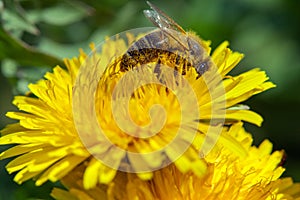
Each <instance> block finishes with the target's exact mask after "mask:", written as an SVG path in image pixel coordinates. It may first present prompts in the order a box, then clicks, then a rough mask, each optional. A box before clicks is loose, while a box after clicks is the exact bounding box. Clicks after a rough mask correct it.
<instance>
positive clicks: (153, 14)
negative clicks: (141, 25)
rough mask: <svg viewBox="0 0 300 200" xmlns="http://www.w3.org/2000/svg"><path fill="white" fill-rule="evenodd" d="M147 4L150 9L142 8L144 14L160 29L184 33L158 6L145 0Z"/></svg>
mask: <svg viewBox="0 0 300 200" xmlns="http://www.w3.org/2000/svg"><path fill="white" fill-rule="evenodd" d="M147 4H148V5H149V6H150V8H151V9H152V10H144V14H145V16H146V17H147V18H148V19H149V20H150V21H151V22H152V23H153V24H154V25H155V26H157V27H159V28H160V29H172V30H175V31H179V32H181V33H185V31H184V30H183V28H182V27H181V26H179V25H178V24H177V23H176V22H175V21H174V20H173V19H172V18H171V17H169V16H168V15H167V14H166V13H164V12H163V11H162V10H160V9H159V8H158V7H156V6H155V5H153V4H152V3H150V2H149V1H147Z"/></svg>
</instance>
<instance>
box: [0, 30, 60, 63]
mask: <svg viewBox="0 0 300 200" xmlns="http://www.w3.org/2000/svg"><path fill="white" fill-rule="evenodd" d="M5 58H10V59H12V60H15V61H16V62H18V63H19V64H20V65H24V66H50V67H54V66H55V65H60V66H64V64H63V62H62V61H61V60H59V59H58V58H56V57H54V56H51V55H47V54H44V53H42V52H39V51H37V50H36V49H34V48H32V47H30V46H28V45H26V44H25V43H23V42H21V41H18V40H16V39H15V38H13V37H12V36H10V35H9V34H8V33H7V32H6V31H5V30H4V29H3V27H1V26H0V60H3V59H5Z"/></svg>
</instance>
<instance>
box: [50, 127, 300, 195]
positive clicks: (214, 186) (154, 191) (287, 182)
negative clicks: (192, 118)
mask: <svg viewBox="0 0 300 200" xmlns="http://www.w3.org/2000/svg"><path fill="white" fill-rule="evenodd" d="M226 134H228V135H230V136H232V137H234V138H236V139H237V141H238V142H239V143H240V144H241V146H243V148H244V149H245V150H246V151H247V156H246V157H239V156H237V155H236V154H235V153H233V152H231V151H229V150H228V149H227V148H224V146H223V148H222V145H219V147H220V148H218V149H214V150H213V151H211V152H210V153H209V154H208V156H207V157H206V158H205V159H206V161H207V163H208V169H207V173H206V174H205V175H204V176H202V177H199V176H196V175H195V174H194V173H191V172H189V173H181V172H180V171H179V170H178V169H177V168H176V167H175V165H174V164H171V165H169V166H168V167H165V168H163V169H160V170H158V171H155V172H154V175H153V179H151V180H149V181H143V180H141V179H140V178H138V176H136V175H135V174H130V173H127V174H126V173H123V172H118V174H117V176H116V177H115V179H114V180H113V181H112V182H111V183H110V184H108V185H101V184H100V185H98V186H97V187H96V188H94V189H91V190H85V189H84V187H83V182H82V178H83V173H84V167H83V166H80V167H78V168H77V169H76V170H74V171H73V172H72V173H70V174H68V175H67V176H66V177H65V178H63V179H62V183H63V185H64V186H65V187H66V188H67V189H68V190H67V191H66V190H63V189H59V188H55V189H53V191H52V196H53V197H54V198H56V199H60V200H63V199H74V200H75V199H76V200H85V199H103V200H104V199H110V200H112V199H123V200H126V199H128V200H129V199H130V200H131V199H141V200H158V199H166V200H167V199H177V200H180V199H182V200H195V199H206V200H217V199H226V200H227V199H228V200H230V199H232V200H239V199H241V200H244V199H251V200H269V199H270V200H271V199H276V200H279V199H285V200H289V199H300V184H299V183H293V181H292V179H291V178H279V177H280V176H281V175H282V173H283V172H284V168H283V167H282V166H280V163H281V159H282V158H283V151H274V152H273V153H272V144H271V143H270V142H269V141H268V140H265V141H263V142H262V143H261V144H260V145H259V147H256V146H252V137H251V135H250V134H248V133H246V132H245V130H244V129H243V128H242V124H241V123H237V124H235V125H233V126H232V127H231V128H230V129H229V130H228V132H226Z"/></svg>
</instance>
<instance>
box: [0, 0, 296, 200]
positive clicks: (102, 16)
mask: <svg viewBox="0 0 300 200" xmlns="http://www.w3.org/2000/svg"><path fill="white" fill-rule="evenodd" d="M152 2H153V3H154V4H156V5H157V6H158V7H160V8H161V9H162V10H164V11H165V12H166V13H168V14H169V15H170V16H172V18H173V19H175V20H176V21H177V22H178V23H179V24H180V25H182V26H183V27H184V28H185V29H187V30H194V31H196V32H197V33H198V34H199V35H200V36H201V37H202V38H204V39H206V40H211V41H212V47H216V46H217V45H218V44H220V43H221V42H222V41H224V40H228V41H230V43H231V48H232V49H233V50H236V51H239V52H243V53H245V55H246V57H245V58H244V60H243V61H242V62H241V63H240V64H239V65H238V67H237V68H236V69H234V70H233V72H232V74H236V73H240V72H244V71H246V70H248V69H251V68H253V67H260V68H261V69H263V70H265V71H267V74H268V75H269V76H270V78H271V80H272V81H273V82H275V83H276V84H277V88H275V89H272V90H270V91H267V92H265V93H263V94H260V95H258V96H255V97H253V98H251V99H250V100H248V101H247V102H246V103H247V104H248V105H250V107H251V108H252V109H253V110H255V111H257V112H259V113H260V114H261V115H262V116H263V117H264V119H265V121H264V123H263V126H262V128H258V127H255V126H253V125H249V124H247V125H246V126H247V130H249V131H251V132H252V133H253V134H254V138H255V144H259V143H260V142H261V141H262V140H263V139H265V138H268V139H270V140H271V141H272V142H273V144H274V149H285V150H286V152H287V162H286V164H285V165H284V166H285V167H286V168H287V171H286V172H285V174H284V176H292V177H293V178H294V180H295V181H300V171H299V167H300V159H299V152H300V126H299V125H300V117H299V113H300V89H299V86H300V64H299V63H300V56H299V55H300V37H299V35H300V12H299V8H300V1H298V0H239V1H238V0H218V1H211V0H187V1H183V0H179V1H171V0H161V1H154V0H153V1H152ZM144 9H148V6H147V4H146V3H145V1H141V0H112V1H111V0H101V1H97V0H87V1H80V0H76V1H71V0H63V1H49V0H45V1H39V0H14V1H12V0H11V1H0V17H1V27H0V65H1V73H0V91H1V99H0V113H1V115H0V128H3V127H4V126H5V125H6V124H8V123H10V122H12V121H11V120H9V119H7V118H6V117H5V113H6V112H7V111H11V110H15V107H13V106H12V105H11V101H12V99H13V95H17V94H24V93H25V92H26V91H27V84H28V83H30V82H35V81H36V80H38V79H40V78H41V77H42V76H43V74H44V73H45V72H46V71H49V70H51V68H52V67H53V66H55V65H56V64H62V61H61V59H62V58H65V57H68V58H71V57H74V56H77V55H78V49H79V48H83V49H84V50H86V51H87V52H88V49H89V47H88V45H89V43H90V42H95V43H99V42H100V41H102V40H103V38H104V36H106V35H114V34H116V33H118V32H121V31H124V30H127V29H130V28H137V27H145V26H152V24H151V23H150V22H149V21H148V20H147V19H146V18H145V17H144V15H143V13H142V10H144ZM3 149H5V148H4V147H0V151H1V150H3ZM7 162H8V160H4V161H1V162H0V200H2V199H3V200H4V199H5V200H7V199H51V198H50V197H49V193H50V190H51V188H52V187H53V184H52V183H47V184H45V185H43V186H41V187H35V186H34V184H33V183H32V182H31V181H28V182H26V183H25V184H23V185H21V186H19V185H17V184H16V183H14V182H13V181H12V179H13V176H10V175H8V174H7V172H6V171H5V170H4V166H5V164H6V163H7Z"/></svg>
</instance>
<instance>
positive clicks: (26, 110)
mask: <svg viewBox="0 0 300 200" xmlns="http://www.w3.org/2000/svg"><path fill="white" fill-rule="evenodd" d="M195 37H196V36H195ZM197 39H198V40H199V42H201V43H202V44H203V46H204V49H205V50H206V51H207V54H210V47H209V42H205V41H202V40H200V39H199V38H197ZM134 40H137V39H134V37H133V35H127V39H126V41H127V42H126V41H125V40H124V39H122V38H116V39H115V40H107V41H106V43H105V44H104V45H103V46H102V47H101V52H100V53H99V52H95V47H94V46H92V49H93V53H92V55H91V56H87V55H86V54H85V53H84V52H82V51H81V52H80V55H79V57H78V58H73V59H66V60H65V64H66V66H67V70H65V69H62V68H61V67H59V66H56V67H55V68H54V69H53V72H52V73H50V72H49V73H47V74H46V75H45V80H40V81H39V82H37V83H36V84H30V85H29V89H30V92H31V93H32V94H33V95H34V96H35V97H30V96H17V97H15V99H14V101H13V104H15V105H16V106H17V107H18V108H19V110H20V111H22V112H8V113H7V116H8V117H10V118H12V119H16V120H19V122H18V123H16V124H12V125H9V126H7V127H6V128H5V129H4V130H2V137H1V138H0V144H1V145H6V144H16V146H14V147H12V148H10V149H8V150H6V151H4V152H2V153H1V154H0V159H5V158H9V157H15V156H16V158H14V159H13V160H12V161H11V162H10V163H9V164H8V165H7V166H6V168H7V170H8V172H9V173H14V172H17V173H16V176H15V178H14V180H15V181H16V182H18V183H22V182H24V181H26V180H28V179H31V178H33V179H34V180H36V185H41V184H43V183H44V182H46V181H47V180H50V181H57V180H60V179H61V178H62V177H64V176H65V175H67V174H68V173H70V172H71V171H72V170H73V169H74V168H75V167H76V166H78V165H79V164H81V163H83V162H86V163H88V164H87V165H85V166H86V169H85V173H84V187H85V188H92V187H95V186H96V184H97V183H98V182H100V183H109V182H110V181H111V180H112V179H113V178H114V177H115V175H116V172H117V170H119V169H121V168H122V169H123V171H126V169H128V168H130V167H131V168H133V170H132V171H135V172H144V173H139V174H138V175H139V177H140V178H142V179H150V178H151V177H152V176H153V174H152V173H151V171H153V170H154V169H158V168H161V167H163V166H166V165H167V164H169V163H171V162H173V161H175V166H176V167H177V168H178V169H179V170H180V171H181V172H188V171H193V172H194V173H195V174H197V175H199V176H201V175H203V174H204V173H205V171H206V169H207V167H209V166H207V165H206V162H205V160H204V159H198V158H199V151H200V153H202V152H201V145H202V144H203V143H205V141H206V140H209V139H211V138H206V137H205V136H206V135H207V133H208V132H209V130H211V129H212V131H211V132H213V133H216V134H217V132H218V131H219V130H221V129H222V125H220V124H218V122H219V121H218V120H221V122H222V120H223V118H225V123H228V124H230V123H232V122H236V121H240V120H243V121H247V122H250V123H254V124H257V125H260V124H261V122H262V118H261V117H260V116H259V115H258V114H256V113H255V112H253V111H251V110H248V109H245V108H244V107H239V106H238V104H239V103H241V102H242V101H244V100H246V99H248V98H249V97H251V96H252V95H255V94H257V93H260V92H263V91H265V90H267V89H269V88H272V87H274V84H272V83H271V82H269V81H268V77H267V76H266V74H265V72H263V71H260V70H259V69H254V70H251V71H248V72H246V73H243V74H240V75H238V76H229V75H227V73H228V72H229V71H230V70H231V69H232V68H234V67H235V66H236V65H237V64H238V63H239V61H240V60H241V59H242V57H243V55H242V54H240V53H237V52H232V51H231V50H230V49H229V48H227V46H228V42H224V43H223V44H221V45H220V46H219V47H218V48H217V49H216V50H215V51H214V52H213V53H212V55H211V60H212V62H213V63H214V65H215V66H216V67H217V68H216V70H217V71H213V70H211V71H207V72H205V73H204V74H203V75H202V76H201V77H200V78H199V77H197V76H198V75H197V73H196V72H195V70H194V69H193V68H192V70H189V71H186V75H184V78H185V80H186V82H184V80H183V81H182V82H181V83H178V82H176V81H178V79H176V77H177V75H176V74H174V72H173V71H172V73H171V74H170V73H161V75H165V76H166V77H164V80H166V82H168V84H169V85H176V86H175V89H174V90H173V92H170V91H169V90H168V89H166V88H165V87H164V86H161V85H157V84H155V83H154V84H148V85H144V86H142V87H140V88H138V89H136V90H135V91H134V93H133V94H131V98H130V99H129V103H128V106H129V114H130V116H131V120H132V121H133V122H134V123H135V124H137V125H138V127H136V126H135V127H133V128H132V126H126V124H127V121H126V120H128V119H127V118H126V116H128V113H127V111H126V110H125V111H124V110H122V109H115V108H114V107H113V106H111V102H112V100H111V99H112V96H113V95H114V91H115V90H114V87H115V86H116V85H117V84H118V82H121V78H122V76H123V75H124V76H125V75H126V72H120V70H119V69H120V66H119V65H120V62H115V63H114V64H113V65H111V66H109V67H108V68H106V66H107V65H108V63H111V58H112V57H113V56H114V55H116V54H118V53H116V52H124V51H126V49H128V44H129V43H130V42H131V41H134ZM119 61H120V60H119ZM165 63H168V60H166V61H165ZM169 64H170V65H171V66H172V65H173V68H175V66H174V65H175V64H174V63H169ZM149 65H150V64H149ZM178 68H180V66H178ZM82 69H88V70H86V71H85V72H83V71H82ZM149 69H150V75H151V74H155V73H154V70H155V69H154V68H147V69H146V70H145V71H142V72H143V73H142V75H143V74H144V78H145V79H147V78H148V79H149V81H150V82H151V81H154V79H155V78H153V76H148V74H149ZM147 70H148V71H147ZM151 70H152V71H151ZM179 71H180V70H179ZM84 73H88V74H84ZM147 73H148V74H147ZM101 74H102V76H101ZM213 74H216V75H213ZM139 75H141V73H139ZM217 76H218V77H221V79H217V78H216V77H217ZM149 77H150V78H149ZM97 78H98V79H99V82H97V81H95V80H97ZM131 78H132V77H131ZM132 80H133V82H134V83H135V81H136V80H135V79H132ZM78 84H79V86H78ZM126 84H128V83H126ZM178 85H179V86H180V87H179V89H183V88H189V89H190V90H191V91H192V92H194V93H193V94H191V95H194V97H195V98H194V99H192V100H193V101H186V100H185V97H186V96H188V97H190V95H186V94H190V93H188V92H190V91H188V92H187V93H183V94H182V95H181V97H178V95H177V96H176V93H179V92H180V90H179V89H178ZM121 86H122V84H121ZM186 86H189V87H186ZM93 87H94V88H93ZM176 87H177V88H176ZM95 88H96V91H95V97H94V100H95V101H94V102H92V103H91V101H90V100H89V99H87V97H90V95H91V94H92V95H93V94H94V93H92V92H93V89H95ZM220 88H221V90H222V89H223V91H224V92H220V91H219V89H220ZM118 91H119V93H117V94H116V96H118V97H119V96H121V97H122V95H125V96H126V95H128V94H125V93H126V90H125V91H124V90H118ZM78 95H79V96H78ZM214 95H215V96H214ZM75 97H76V98H75ZM180 98H182V99H183V100H182V99H181V100H180ZM74 99H75V100H74ZM220 102H221V103H220ZM222 102H223V103H224V102H225V103H224V105H225V106H224V108H226V113H225V110H224V109H223V107H222V106H221V107H218V106H217V107H218V109H219V111H220V110H221V113H222V111H223V112H224V114H219V113H212V112H213V111H212V107H213V106H214V104H218V103H219V104H222ZM120 104H122V102H121V103H120V102H119V103H117V104H116V105H115V106H116V107H117V108H119V107H118V106H119V105H120ZM154 104H155V105H156V104H160V105H162V107H163V109H164V112H165V115H166V116H167V117H166V118H163V117H161V115H160V114H161V113H160V112H159V113H155V112H157V110H155V109H154V110H151V106H152V105H154ZM191 105H192V106H191ZM92 108H95V109H94V111H93V112H95V113H94V114H95V116H93V112H89V111H90V110H91V109H92ZM180 108H185V111H184V114H182V111H181V110H180ZM197 109H198V111H199V112H201V115H200V114H199V113H197V112H196V114H197V115H195V114H194V113H195V112H194V110H197ZM222 109H223V110H222ZM160 110H161V109H158V111H160ZM152 111H153V112H152ZM114 112H117V113H118V114H117V117H119V118H122V117H123V118H122V119H121V120H123V125H124V124H125V127H121V128H120V127H119V125H120V124H118V123H117V122H118V120H120V119H117V120H116V119H115V118H116V116H114ZM151 112H152V114H151ZM148 113H150V116H149V115H148ZM198 114H199V115H198ZM225 114H226V115H225ZM124 116H125V117H124ZM153 119H154V122H157V123H152V124H151V123H150V125H153V126H150V128H149V127H148V129H147V130H151V131H150V132H149V131H148V132H147V130H146V131H145V130H144V129H143V128H141V127H146V126H147V125H148V124H149V122H150V121H151V120H153ZM124 120H125V121H124ZM155 120H156V121H155ZM163 120H165V124H163V126H161V124H162V123H161V121H163ZM132 121H131V122H132ZM183 122H184V124H185V125H186V126H182V123H183ZM95 123H96V124H97V123H99V124H100V127H101V129H102V132H103V133H104V136H105V137H103V135H101V137H98V132H97V131H98V130H96V129H98V128H99V127H95V126H94V125H95ZM128 123H129V122H128ZM99 124H98V125H99ZM157 124H159V125H157ZM181 126H182V127H181ZM161 127H162V128H161ZM124 129H125V130H124ZM78 130H80V133H79V131H78ZM82 130H83V131H82ZM178 130H180V131H181V132H180V133H181V134H178V135H179V136H178V137H177V135H176V134H177V132H179V131H178ZM83 132H84V133H83ZM127 132H133V134H137V135H131V134H127ZM193 133H194V135H193ZM89 134H92V136H93V135H94V136H95V134H96V138H95V137H92V136H91V135H89ZM143 134H144V135H143ZM137 136H139V137H140V138H137ZM141 136H142V137H141ZM97 137H98V138H97ZM213 137H217V136H212V138H213ZM174 138H175V139H174ZM221 138H222V139H221V141H223V143H224V144H226V146H227V147H228V148H229V149H232V150H234V151H235V152H236V153H237V155H239V156H245V151H244V150H243V149H242V148H241V147H240V145H239V144H238V143H237V142H236V141H235V139H234V138H233V137H230V136H223V134H221ZM214 139H216V138H213V139H211V140H214ZM107 140H109V141H110V142H109V143H107ZM171 141H176V142H178V143H173V145H169V143H170V142H171ZM179 143H180V145H181V143H182V146H183V147H182V148H179V150H178V149H177V148H178V146H180V145H178V144H179ZM190 144H191V145H190ZM167 145H169V147H168V148H166V149H163V147H165V146H167ZM115 147H116V148H115ZM160 149H163V150H162V151H160V152H159V154H154V155H152V154H150V153H151V152H155V151H157V150H160ZM204 151H205V150H203V152H204ZM183 152H184V154H183V155H182V156H181V153H183ZM207 152H208V151H207ZM207 152H205V154H206V153H207ZM130 153H131V154H130ZM129 154H130V156H128V155H129ZM135 154H138V156H136V157H134V156H135ZM146 154H147V155H146ZM92 155H93V156H92ZM99 155H100V158H101V159H100V160H99V159H97V158H99V157H97V156H99ZM141 155H142V156H141ZM94 156H95V157H94ZM101 156H102V157H101ZM136 161H137V162H136ZM128 165H129V166H128ZM139 168H143V169H149V170H141V171H139V170H137V169H139Z"/></svg>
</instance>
